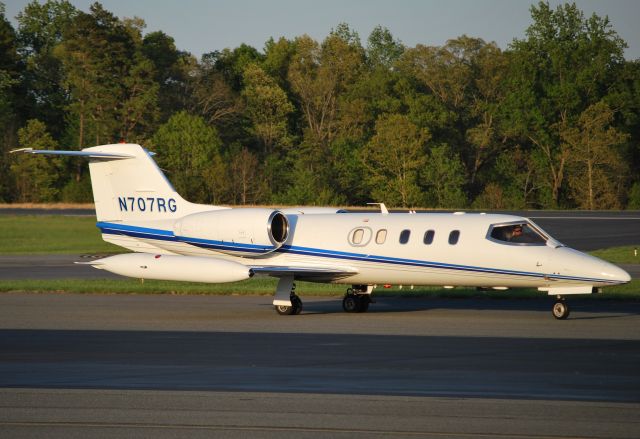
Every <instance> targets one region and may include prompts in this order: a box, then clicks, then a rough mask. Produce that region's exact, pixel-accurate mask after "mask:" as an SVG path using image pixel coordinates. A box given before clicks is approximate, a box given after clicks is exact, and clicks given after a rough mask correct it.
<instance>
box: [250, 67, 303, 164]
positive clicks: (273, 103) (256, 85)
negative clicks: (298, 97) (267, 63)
mask: <svg viewBox="0 0 640 439" xmlns="http://www.w3.org/2000/svg"><path fill="white" fill-rule="evenodd" d="M244 84H245V87H244V90H243V91H242V96H243V97H244V100H245V108H246V113H247V114H248V116H249V118H250V119H251V121H252V122H253V131H254V133H255V135H256V137H258V138H259V139H260V141H261V142H262V144H263V146H264V154H265V155H267V154H270V153H272V152H273V149H274V146H275V145H280V146H281V147H282V146H286V145H287V144H288V143H289V139H288V129H287V121H288V116H289V114H291V113H292V112H293V110H294V108H293V105H292V104H291V102H289V99H288V98H287V94H286V93H285V92H284V90H282V89H281V88H280V87H279V86H278V84H276V82H275V81H274V80H273V79H272V78H271V77H270V76H268V75H267V74H266V73H265V72H264V70H262V69H261V68H260V67H259V66H258V65H256V64H249V65H248V66H247V68H246V69H245V71H244Z"/></svg>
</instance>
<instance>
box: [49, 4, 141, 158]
mask: <svg viewBox="0 0 640 439" xmlns="http://www.w3.org/2000/svg"><path fill="white" fill-rule="evenodd" d="M90 10H91V13H90V14H86V13H83V12H80V13H79V14H78V15H77V16H76V17H75V18H74V20H73V23H72V25H71V26H70V27H69V28H67V29H66V30H65V34H64V41H63V42H62V43H61V44H60V45H58V46H57V47H56V49H55V54H56V56H58V57H59V58H60V59H61V61H62V64H63V66H64V70H65V79H64V85H65V87H66V88H67V89H68V92H69V93H70V95H71V103H70V105H69V111H70V112H71V114H72V115H73V118H74V119H75V123H76V124H77V129H78V133H77V141H78V142H77V144H78V147H79V148H80V147H84V146H86V144H87V143H94V144H96V145H99V144H101V143H104V142H108V141H113V140H114V137H116V135H117V133H118V131H119V130H118V128H119V123H118V120H117V107H118V102H119V101H120V99H121V98H122V82H121V81H122V78H125V77H127V76H128V73H129V69H130V67H131V62H132V60H133V59H134V54H135V46H134V42H133V40H132V38H131V34H130V33H129V32H128V31H127V29H126V28H125V27H124V26H123V25H122V24H121V23H120V22H119V20H118V19H117V18H116V17H114V16H113V14H111V13H110V12H108V11H106V10H105V9H104V8H103V7H102V6H101V5H100V4H99V3H94V4H93V5H92V6H91V8H90ZM89 139H90V140H89Z"/></svg>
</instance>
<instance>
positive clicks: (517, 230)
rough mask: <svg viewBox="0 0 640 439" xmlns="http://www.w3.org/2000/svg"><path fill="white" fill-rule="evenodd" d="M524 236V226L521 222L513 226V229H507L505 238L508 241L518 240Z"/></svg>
mask: <svg viewBox="0 0 640 439" xmlns="http://www.w3.org/2000/svg"><path fill="white" fill-rule="evenodd" d="M521 237H522V226H521V225H520V224H516V225H515V226H513V227H511V230H506V231H505V238H506V240H507V241H511V242H518V241H519V238H521Z"/></svg>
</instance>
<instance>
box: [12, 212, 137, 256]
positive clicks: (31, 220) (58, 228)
mask: <svg viewBox="0 0 640 439" xmlns="http://www.w3.org/2000/svg"><path fill="white" fill-rule="evenodd" d="M0 236H2V239H0V254H7V255H10V254H86V253H89V254H93V253H120V252H123V251H126V250H125V249H123V248H121V247H118V246H115V245H113V244H109V243H107V242H104V241H103V240H102V236H101V235H100V231H99V230H98V228H97V227H96V219H95V218H94V217H83V216H60V215H37V216H36V215H33V216H27V215H24V216H23V215H19V216H18V215H0Z"/></svg>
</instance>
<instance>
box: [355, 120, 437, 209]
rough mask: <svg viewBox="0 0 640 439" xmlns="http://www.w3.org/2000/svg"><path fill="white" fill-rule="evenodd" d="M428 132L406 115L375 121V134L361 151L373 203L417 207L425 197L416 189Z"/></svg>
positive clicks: (425, 159)
mask: <svg viewBox="0 0 640 439" xmlns="http://www.w3.org/2000/svg"><path fill="white" fill-rule="evenodd" d="M428 139H429V133H428V132H427V131H425V130H420V129H419V128H418V127H417V126H415V125H414V124H413V123H411V121H409V119H407V117H406V116H403V115H399V114H393V115H387V116H383V117H381V118H380V119H378V120H377V121H376V134H375V135H374V136H373V137H372V138H371V140H370V141H369V143H367V145H366V146H365V147H364V149H363V150H362V162H363V164H364V167H365V170H366V177H365V178H366V179H367V181H368V185H369V187H370V188H371V196H372V197H373V199H374V200H375V201H380V202H385V203H388V204H389V205H393V206H402V207H411V206H419V205H421V204H422V203H423V201H424V198H423V195H422V193H421V191H420V187H419V173H420V170H421V169H422V168H423V167H424V166H425V164H426V163H427V157H426V155H425V153H424V147H425V143H426V142H427V140H428Z"/></svg>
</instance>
